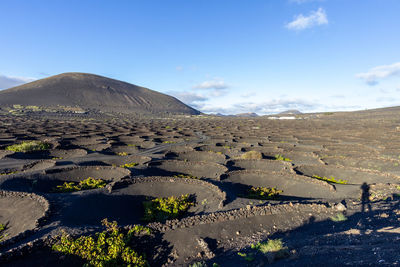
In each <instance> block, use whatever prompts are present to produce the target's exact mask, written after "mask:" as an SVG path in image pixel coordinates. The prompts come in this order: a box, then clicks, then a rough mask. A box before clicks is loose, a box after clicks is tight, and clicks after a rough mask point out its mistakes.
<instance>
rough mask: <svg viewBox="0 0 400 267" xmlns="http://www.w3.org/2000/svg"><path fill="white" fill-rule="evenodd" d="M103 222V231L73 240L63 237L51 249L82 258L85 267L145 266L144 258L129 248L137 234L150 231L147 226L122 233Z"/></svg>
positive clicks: (110, 224) (114, 224)
mask: <svg viewBox="0 0 400 267" xmlns="http://www.w3.org/2000/svg"><path fill="white" fill-rule="evenodd" d="M102 223H103V225H104V226H105V227H106V230H105V231H103V232H100V233H96V234H95V235H94V236H81V237H78V238H76V239H74V238H72V237H71V236H69V235H67V234H63V235H62V236H61V240H60V241H59V242H58V243H57V244H55V245H54V246H53V247H52V249H53V250H55V251H58V252H62V253H64V254H70V255H76V256H78V257H80V258H82V259H83V260H85V261H87V264H85V265H84V266H96V267H97V266H99V267H105V266H148V263H147V261H146V260H145V259H144V257H143V256H142V255H139V253H138V252H136V251H135V250H134V249H132V247H131V244H132V243H133V241H134V237H135V236H136V235H138V234H140V233H143V232H144V233H146V234H148V233H149V232H150V230H149V229H148V228H147V227H143V226H135V227H133V228H131V229H130V230H129V231H128V232H127V233H124V232H122V231H121V230H120V229H119V227H118V225H117V223H116V222H108V221H107V220H106V219H104V220H103V221H102Z"/></svg>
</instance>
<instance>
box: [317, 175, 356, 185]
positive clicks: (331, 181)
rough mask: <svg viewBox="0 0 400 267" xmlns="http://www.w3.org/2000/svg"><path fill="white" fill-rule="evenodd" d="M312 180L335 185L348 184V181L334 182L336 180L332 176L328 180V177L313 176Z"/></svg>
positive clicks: (339, 180)
mask: <svg viewBox="0 0 400 267" xmlns="http://www.w3.org/2000/svg"><path fill="white" fill-rule="evenodd" d="M312 178H315V179H318V180H322V181H325V182H330V183H335V184H348V181H346V180H341V179H338V180H336V178H335V177H333V176H331V177H330V178H328V177H325V176H323V177H321V176H318V175H313V176H312Z"/></svg>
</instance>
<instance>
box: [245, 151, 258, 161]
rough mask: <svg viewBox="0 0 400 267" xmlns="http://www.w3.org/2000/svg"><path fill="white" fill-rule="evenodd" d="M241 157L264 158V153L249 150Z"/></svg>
mask: <svg viewBox="0 0 400 267" xmlns="http://www.w3.org/2000/svg"><path fill="white" fill-rule="evenodd" d="M240 158H241V159H262V153H261V152H258V151H248V152H246V153H244V154H242V155H241V157H240Z"/></svg>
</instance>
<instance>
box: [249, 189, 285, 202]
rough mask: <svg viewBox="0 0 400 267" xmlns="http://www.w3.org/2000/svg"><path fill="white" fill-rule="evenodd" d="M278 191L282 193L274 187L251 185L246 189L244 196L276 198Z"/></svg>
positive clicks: (265, 198)
mask: <svg viewBox="0 0 400 267" xmlns="http://www.w3.org/2000/svg"><path fill="white" fill-rule="evenodd" d="M280 193H283V191H282V190H278V189H276V188H275V187H272V188H270V187H252V188H250V189H249V190H248V191H247V195H246V198H253V199H263V200H267V199H276V198H278V196H279V194H280Z"/></svg>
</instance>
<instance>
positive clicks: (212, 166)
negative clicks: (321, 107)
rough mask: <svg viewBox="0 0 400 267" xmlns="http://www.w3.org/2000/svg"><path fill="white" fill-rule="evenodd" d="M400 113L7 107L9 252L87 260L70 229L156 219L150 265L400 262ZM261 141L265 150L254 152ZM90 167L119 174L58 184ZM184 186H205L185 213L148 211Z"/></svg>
mask: <svg viewBox="0 0 400 267" xmlns="http://www.w3.org/2000/svg"><path fill="white" fill-rule="evenodd" d="M61 78H62V77H58V78H57V79H61ZM19 90H21V92H22V91H24V90H27V91H29V90H30V89H19ZM105 90H106V89H105ZM107 90H108V89H107ZM399 112H400V110H399V109H398V108H391V109H384V110H373V111H363V112H352V113H334V114H333V115H327V114H301V115H298V119H296V120H290V121H285V120H269V119H268V118H265V117H257V118H251V119H249V118H229V117H226V118H224V117H213V116H208V117H207V116H198V117H185V116H170V117H152V116H125V115H123V114H122V115H120V116H111V115H107V114H102V115H101V114H98V113H86V114H79V113H74V114H72V113H70V114H69V115H68V116H67V115H66V113H54V112H42V113H40V114H36V113H29V112H28V113H25V114H16V113H10V112H9V111H8V110H3V109H1V110H0V174H1V175H0V189H1V190H3V191H1V195H0V223H3V224H7V228H6V230H5V232H4V233H5V234H6V235H7V236H6V238H5V239H4V240H3V241H0V265H2V266H55V265H60V266H76V265H82V264H83V261H82V260H81V259H78V258H75V257H73V256H65V255H62V254H59V253H55V252H54V251H52V250H51V249H50V247H51V244H52V243H54V242H55V240H56V239H57V237H58V236H59V235H60V233H61V230H64V231H66V232H67V233H69V234H71V235H73V236H79V235H83V234H91V233H94V232H96V231H99V230H100V229H102V228H101V222H100V221H101V220H102V219H104V218H108V219H109V220H116V221H117V222H118V223H119V225H121V226H126V227H128V226H132V225H133V224H142V225H147V226H148V227H150V228H151V229H152V230H153V233H154V234H153V235H152V236H151V237H149V238H150V239H151V242H147V241H146V242H145V241H143V243H140V244H138V247H137V248H136V249H137V250H138V251H139V252H140V253H144V252H146V254H147V255H148V260H149V262H150V265H151V266H163V265H164V266H188V265H190V264H192V263H194V262H201V261H204V262H205V263H206V264H208V266H213V265H212V264H213V263H218V264H219V265H220V266H265V265H269V264H270V265H279V266H310V265H317V266H320V265H327V266H332V265H356V266H365V265H368V266H375V265H378V264H386V265H396V264H399V262H400V259H399V258H398V251H399V250H400V244H399V242H398V240H400V239H399V233H400V230H399V228H400V225H399V221H400V217H399V216H400V208H399V194H400V182H399V181H400V180H399V179H400V158H399V155H400V153H399V151H400V139H399V136H400V135H399V128H398V124H399V119H398V114H400V113H399ZM45 139H48V140H52V142H53V144H54V145H53V146H52V148H51V149H49V150H47V151H44V152H35V153H21V152H19V153H12V152H7V151H5V150H4V149H5V148H6V147H7V146H9V145H12V144H14V143H19V142H21V141H24V140H45ZM250 151H255V152H259V153H255V154H256V155H257V157H258V158H257V159H246V158H245V157H246V156H245V155H246V152H250ZM123 152H125V153H123ZM260 155H261V156H260ZM277 155H281V156H282V157H284V158H286V159H287V161H285V160H278V159H277V158H276V156H277ZM133 163H137V165H136V164H133ZM125 164H132V165H129V166H125V167H126V168H121V166H123V165H125ZM315 176H318V177H325V178H332V177H333V178H335V179H336V180H339V179H341V180H346V182H347V183H345V184H337V183H334V182H332V181H331V182H329V181H323V180H320V179H316V177H315ZM88 177H93V178H101V179H104V180H106V181H107V183H108V184H107V185H106V187H104V188H98V189H92V190H84V191H79V192H73V193H55V192H54V191H52V189H53V188H54V187H55V186H56V185H60V184H62V183H63V182H66V181H68V182H72V181H81V180H82V179H85V178H88ZM259 186H262V187H276V188H277V189H280V190H283V192H282V193H281V194H280V195H279V196H278V197H276V198H274V199H262V200H261V199H252V198H248V197H247V195H246V194H247V191H248V190H249V188H251V187H259ZM182 194H191V195H193V196H194V198H195V203H196V204H195V205H194V206H191V207H190V209H189V210H188V212H187V213H185V214H183V215H181V216H180V217H179V218H177V219H174V220H167V221H163V222H152V223H147V222H144V221H143V220H142V218H143V215H144V208H143V201H148V200H150V199H154V198H158V197H168V196H179V195H182ZM338 214H339V215H338ZM340 214H341V215H340ZM338 216H339V217H338ZM340 216H341V217H340ZM335 218H336V219H335ZM337 218H339V219H337ZM268 239H282V241H283V242H284V245H285V246H287V247H288V253H286V254H285V257H284V258H283V259H278V258H277V257H276V255H277V254H276V253H267V254H265V255H264V254H262V253H259V252H256V251H255V250H253V249H252V248H251V245H252V244H255V243H256V242H259V241H267V240H268ZM238 252H240V253H246V255H252V259H251V260H250V259H249V258H248V259H247V260H246V259H245V257H243V256H240V255H238ZM241 255H243V254H241Z"/></svg>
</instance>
